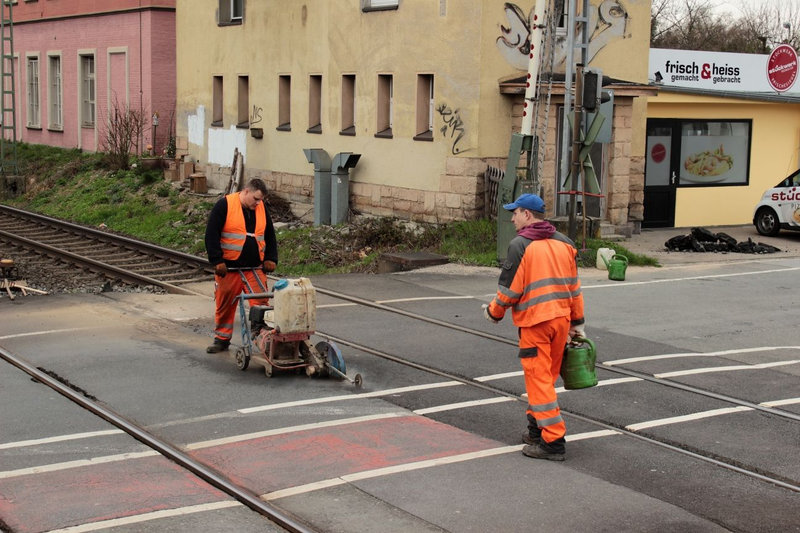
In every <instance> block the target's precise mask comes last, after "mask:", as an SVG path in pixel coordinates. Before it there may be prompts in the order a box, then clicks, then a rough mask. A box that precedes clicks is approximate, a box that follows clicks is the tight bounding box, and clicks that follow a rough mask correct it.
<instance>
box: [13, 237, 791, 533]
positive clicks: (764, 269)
mask: <svg viewBox="0 0 800 533" xmlns="http://www.w3.org/2000/svg"><path fill="white" fill-rule="evenodd" d="M661 231H663V233H661V232H655V231H654V232H643V235H642V236H640V237H638V238H634V239H632V240H631V241H629V242H628V243H626V247H628V249H631V250H633V251H638V250H639V249H641V250H647V249H648V248H654V247H658V246H659V244H658V243H659V241H661V239H662V238H663V237H664V236H666V237H667V238H669V236H673V235H675V234H680V233H681V232H682V230H680V229H678V230H661ZM717 231H719V229H717ZM734 231H741V232H743V234H744V233H745V232H747V231H748V229H747V228H745V227H740V228H738V229H736V230H729V231H728V232H729V233H730V234H731V235H734V237H736V238H740V237H739V236H737V235H736V234H735V233H734ZM663 240H666V239H663ZM754 240H755V238H754ZM760 240H765V239H760ZM774 242H779V243H780V244H777V243H776V244H774V245H775V246H778V247H779V248H782V249H786V250H787V251H784V252H781V253H780V254H771V255H769V256H743V255H742V254H725V255H722V254H676V253H669V254H667V253H666V252H664V254H665V260H664V261H662V265H664V266H662V267H661V268H646V267H630V268H629V269H628V270H627V272H626V280H625V281H621V282H620V281H610V280H608V279H607V275H606V273H605V272H603V271H600V270H595V269H583V270H582V272H581V277H582V281H583V286H584V295H585V298H586V308H587V334H588V336H589V337H590V338H592V339H593V340H594V341H595V342H596V343H597V346H598V361H600V362H604V363H606V364H607V365H609V366H611V367H613V366H616V367H620V368H625V369H630V370H635V371H638V372H647V373H652V374H658V375H664V376H667V378H668V379H671V380H673V381H677V382H680V383H683V384H685V385H687V386H693V387H698V388H703V389H706V390H709V391H711V392H713V393H716V394H724V395H728V396H733V397H736V398H739V399H742V400H745V401H747V402H752V403H753V404H761V403H779V404H780V409H782V410H784V411H786V412H788V413H791V414H794V415H800V403H798V402H800V333H798V332H797V328H796V326H795V322H796V321H795V320H794V318H793V317H794V314H795V309H797V308H798V301H797V297H796V291H794V290H793V284H794V280H795V279H796V277H797V271H798V270H800V254H798V253H796V248H797V243H798V242H800V241H798V240H797V237H795V236H794V235H791V234H790V235H788V236H784V235H781V236H780V237H778V238H777V240H776V241H773V240H771V241H770V243H771V244H772V243H774ZM661 244H662V245H663V241H662V242H661ZM637 247H638V248H637ZM652 253H657V250H654V251H652ZM496 277H497V271H496V270H495V269H463V268H455V267H453V266H446V267H440V268H431V269H425V270H421V271H413V272H408V273H402V274H392V275H380V276H375V275H347V276H323V277H319V278H314V279H313V282H314V284H315V286H316V287H318V288H320V289H322V288H326V289H331V290H335V291H340V292H345V293H348V294H352V295H356V296H359V297H362V298H365V299H369V300H375V301H379V302H382V303H383V305H387V306H392V307H396V308H399V309H403V310H406V311H409V312H414V313H420V314H423V315H425V316H427V317H430V318H432V319H435V320H440V321H443V322H448V323H453V324H457V325H458V326H460V327H461V328H462V331H454V330H444V329H442V328H439V327H436V325H435V324H430V323H420V322H419V321H414V320H412V319H411V318H408V317H403V316H398V315H396V314H389V313H386V312H384V311H381V310H380V309H375V308H364V307H361V306H357V305H353V304H352V303H349V302H345V301H342V300H338V299H334V298H331V297H329V296H324V295H319V297H318V302H317V303H318V307H317V331H318V336H317V337H316V338H317V339H322V338H329V337H336V338H341V339H345V340H348V341H353V342H354V343H356V344H358V345H359V347H354V346H349V345H346V344H340V347H341V348H342V352H343V354H344V357H345V360H346V362H347V368H348V373H349V374H351V375H352V374H353V373H355V372H359V373H361V374H362V375H363V377H364V387H363V388H362V389H360V390H359V389H355V388H354V387H353V386H352V385H350V384H348V383H347V382H344V381H337V380H332V379H322V380H319V379H312V378H307V377H305V376H302V375H277V376H275V377H273V378H271V379H267V378H266V377H265V376H264V373H263V370H261V369H260V368H259V367H258V366H257V365H251V367H250V368H249V369H248V370H247V371H245V372H241V371H239V370H237V369H236V367H235V365H234V363H233V361H232V360H231V355H230V354H218V355H208V354H206V353H205V352H204V348H205V346H206V344H208V341H209V339H210V333H211V329H212V317H211V312H212V302H211V299H210V298H202V297H189V296H165V295H148V294H120V293H104V294H102V295H63V296H55V297H27V298H17V300H15V302H14V303H11V302H10V301H9V300H7V299H3V300H0V317H1V318H2V320H0V346H2V347H3V348H4V349H5V350H7V351H10V352H13V353H15V354H18V355H20V356H22V357H24V358H26V359H28V360H29V361H30V362H31V364H32V365H33V366H36V367H40V368H43V369H46V370H47V371H49V372H52V373H53V374H55V375H58V376H60V377H61V378H62V379H66V380H68V381H69V382H70V383H71V384H72V385H74V386H77V387H80V388H81V389H82V390H83V391H85V393H86V394H87V395H89V396H91V397H93V398H96V399H97V401H98V402H99V403H101V404H102V405H105V406H108V407H110V408H112V409H114V410H116V411H117V412H119V413H121V414H122V415H124V416H125V417H126V418H127V419H129V420H132V421H135V422H138V423H139V424H141V425H142V426H144V427H145V428H147V429H148V430H149V431H151V432H152V433H153V434H155V435H157V436H158V437H159V438H162V439H165V440H167V441H169V442H173V443H175V444H176V445H177V446H179V447H181V449H184V450H186V451H187V452H188V453H190V454H191V455H192V456H193V457H195V458H196V459H198V460H201V461H203V462H204V463H207V464H209V465H211V466H212V467H213V468H215V469H217V470H219V471H221V472H225V473H226V475H228V476H229V477H230V478H231V479H232V480H233V481H235V482H236V483H238V484H241V485H244V486H247V487H249V488H251V489H252V490H253V491H254V492H255V493H256V494H260V495H262V497H263V498H264V499H265V500H267V501H268V502H270V503H271V504H274V505H275V506H277V507H278V508H280V509H281V510H282V511H284V512H286V513H290V514H291V515H292V516H296V517H300V518H301V519H302V520H303V521H304V522H306V523H308V524H310V525H311V527H312V528H313V529H316V530H319V531H368V530H370V531H533V530H539V529H548V530H551V531H576V530H577V531H580V530H597V531H606V530H614V531H664V530H680V531H756V532H758V531H800V519H798V514H797V511H796V509H797V503H798V497H799V496H798V493H797V492H794V491H792V490H788V489H785V488H781V487H779V486H776V485H774V484H770V483H766V482H763V481H759V480H758V479H755V478H753V477H751V476H746V475H743V474H741V473H736V472H732V471H730V470H726V469H723V468H720V467H719V466H717V465H714V464H712V463H709V462H707V461H703V460H701V459H698V458H692V457H687V456H686V455H683V454H680V453H676V452H675V451H673V450H670V449H669V448H665V447H659V446H654V445H652V444H649V443H647V442H645V441H641V440H638V439H636V438H632V437H630V436H625V435H622V434H619V433H616V432H613V431H612V432H610V433H605V432H603V431H600V430H599V429H598V427H597V426H596V425H594V424H592V423H590V422H588V421H587V420H586V419H585V418H588V419H602V420H605V421H606V422H608V423H609V424H611V425H612V426H613V427H616V428H632V429H631V431H633V432H634V433H637V434H640V435H643V436H648V437H654V438H657V439H658V440H660V441H661V442H662V443H667V444H674V445H676V446H679V447H680V448H682V449H686V450H693V451H696V452H697V453H699V454H701V455H702V454H706V455H712V456H714V457H719V458H723V459H725V460H726V461H729V462H732V463H735V464H739V465H743V466H746V467H748V468H752V469H755V470H757V471H758V472H760V473H762V474H764V475H767V476H779V477H780V478H781V479H783V480H784V481H786V482H787V483H790V484H794V485H798V484H800V467H798V464H797V457H798V455H800V454H799V453H798V452H800V429H799V428H800V426H799V425H798V423H797V422H796V421H794V420H791V419H787V418H782V417H779V416H775V415H773V414H770V413H769V412H765V411H759V410H755V409H744V408H742V407H741V406H739V407H736V408H732V407H731V404H730V403H728V402H726V401H723V400H721V399H719V398H713V397H709V396H702V395H697V394H693V393H689V392H686V391H679V390H675V389H671V388H668V387H663V386H660V385H657V384H654V383H650V382H647V381H642V380H635V379H630V378H622V377H621V376H620V375H617V374H615V373H614V372H613V371H611V370H606V369H600V370H598V377H599V378H600V380H601V386H598V387H594V388H591V389H586V390H580V391H562V392H561V393H560V394H559V403H560V405H561V407H562V409H564V410H565V411H566V412H567V413H571V414H570V415H567V418H566V419H567V424H568V432H569V440H568V444H567V450H568V451H567V454H568V456H567V461H566V462H564V463H550V462H545V461H537V460H532V459H528V458H526V457H524V456H522V454H520V453H519V448H520V442H519V434H520V432H521V430H522V429H523V428H524V424H525V421H524V403H522V402H520V401H517V400H514V399H513V398H510V397H508V396H506V397H501V396H498V395H496V394H492V393H490V392H487V391H484V390H480V389H473V388H470V387H467V386H463V385H460V384H459V383H457V382H452V381H451V380H449V379H446V378H444V377H442V376H439V375H434V374H430V373H425V372H421V371H420V370H418V369H415V368H410V367H407V366H402V365H399V364H397V363H394V362H391V361H387V360H385V359H381V358H379V357H376V356H375V355H374V353H370V351H381V352H387V353H390V354H394V355H396V356H398V357H402V358H404V359H407V360H409V361H412V362H414V363H416V364H417V365H421V366H430V367H434V368H437V369H440V370H444V371H448V372H453V373H455V374H457V375H460V376H464V377H468V378H472V379H476V380H478V381H480V382H482V383H487V384H491V385H492V386H495V387H497V388H499V389H501V390H503V391H506V392H507V393H508V394H509V396H514V395H519V394H521V393H522V392H523V391H524V388H523V384H522V378H521V376H520V375H519V363H518V361H517V359H516V350H515V348H514V346H513V343H514V339H515V335H516V332H515V330H514V328H513V326H512V325H511V324H510V322H503V323H501V324H498V325H493V324H489V323H487V322H485V321H484V320H483V319H482V317H481V313H480V304H481V303H482V302H484V301H487V300H488V298H489V297H490V295H491V294H493V292H494V289H495V287H496ZM197 288H198V289H199V290H203V291H206V292H207V293H208V294H210V290H211V286H210V284H201V285H199V286H198V287H197ZM469 330H475V331H478V332H485V333H488V334H491V335H493V336H497V337H499V338H500V339H503V340H504V341H505V342H498V341H496V340H492V339H490V338H485V337H478V336H475V335H471V334H470V333H469ZM325 335H327V336H329V337H326V336H325ZM367 348H368V349H367ZM633 359H635V360H633ZM0 402H2V403H3V406H4V407H3V409H2V410H0V458H1V459H0V464H1V465H2V466H1V467H0V495H1V497H0V519H2V520H3V521H4V522H5V523H6V524H7V525H8V526H9V527H11V528H13V529H14V530H16V531H50V530H60V528H65V527H68V526H80V528H79V529H77V531H96V530H101V531H114V532H118V531H196V530H198V529H204V530H215V531H233V530H235V531H264V530H265V528H267V527H269V524H268V523H267V522H266V521H265V519H263V518H262V517H260V516H259V515H257V514H255V513H253V512H252V511H250V510H248V509H247V508H246V507H244V506H242V505H240V504H238V503H237V502H236V501H234V500H233V499H232V498H231V497H229V496H227V495H225V494H222V493H221V492H220V491H218V490H217V489H215V488H213V487H209V486H208V485H207V484H206V483H204V482H202V481H200V480H198V479H197V478H196V477H195V476H192V475H189V474H187V473H186V472H185V471H182V470H181V469H179V468H177V466H176V465H174V464H172V463H170V462H169V461H166V460H165V459H163V458H160V457H158V456H156V455H155V454H152V453H150V452H148V450H147V448H146V447H145V446H144V445H143V444H141V443H139V442H137V441H135V440H133V439H131V438H130V437H128V436H127V435H124V434H121V433H120V432H119V431H117V430H115V429H114V428H112V427H111V426H109V424H108V423H107V422H105V421H103V420H100V419H98V418H96V417H93V416H90V415H88V414H87V413H86V412H84V411H83V410H82V409H80V408H79V407H77V406H75V405H74V404H72V403H70V402H68V401H66V400H64V399H63V398H62V397H60V396H59V395H58V394H56V393H55V392H53V391H51V390H50V389H47V388H45V387H44V386H43V385H41V384H38V383H35V382H33V381H31V379H30V378H29V377H28V376H26V375H25V374H23V373H22V372H20V371H19V370H16V369H12V368H11V367H6V369H5V370H4V371H3V372H0Z"/></svg>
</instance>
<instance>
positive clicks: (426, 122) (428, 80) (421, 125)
mask: <svg viewBox="0 0 800 533" xmlns="http://www.w3.org/2000/svg"><path fill="white" fill-rule="evenodd" d="M414 140H415V141H432V140H433V74H419V75H418V76H417V134H416V135H415V136H414Z"/></svg>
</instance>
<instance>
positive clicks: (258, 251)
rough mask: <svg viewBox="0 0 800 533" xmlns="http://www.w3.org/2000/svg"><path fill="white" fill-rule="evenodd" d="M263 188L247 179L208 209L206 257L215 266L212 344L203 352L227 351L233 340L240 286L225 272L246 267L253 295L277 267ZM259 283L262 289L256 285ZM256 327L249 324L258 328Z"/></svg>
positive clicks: (258, 302) (260, 301) (235, 277)
mask: <svg viewBox="0 0 800 533" xmlns="http://www.w3.org/2000/svg"><path fill="white" fill-rule="evenodd" d="M266 196H267V186H266V185H265V184H264V182H263V181H262V180H260V179H258V178H254V179H252V180H250V181H249V182H248V183H247V185H246V186H245V187H244V189H242V190H241V191H240V192H235V193H232V194H228V195H226V196H225V197H224V198H221V199H220V200H218V201H217V203H216V204H215V205H214V207H213V208H212V209H211V213H210V214H209V217H208V225H207V226H206V252H207V253H208V260H209V262H210V263H211V264H212V265H214V285H215V287H214V301H215V303H216V311H215V313H214V342H213V343H212V344H211V345H210V346H209V347H208V348H206V352H208V353H217V352H221V351H224V350H227V349H228V346H229V345H230V343H231V338H232V337H233V321H234V319H235V317H236V309H237V306H238V301H237V297H238V296H239V295H240V294H241V292H242V289H243V287H244V283H243V281H242V278H241V276H240V275H239V274H238V273H230V274H229V273H228V269H229V268H245V269H249V270H245V271H244V272H243V273H244V275H245V277H246V278H247V282H248V283H249V284H250V287H251V288H253V290H256V291H257V290H258V288H259V287H261V286H263V287H265V288H266V287H267V276H266V274H267V272H272V271H274V270H275V268H276V266H277V263H278V241H277V240H276V238H275V227H274V226H273V224H272V218H271V217H270V215H269V212H268V211H267V209H266V207H265V206H264V199H265V198H266ZM259 281H261V285H259ZM250 304H251V305H268V304H269V299H267V298H263V299H253V300H250ZM257 326H258V324H251V327H257Z"/></svg>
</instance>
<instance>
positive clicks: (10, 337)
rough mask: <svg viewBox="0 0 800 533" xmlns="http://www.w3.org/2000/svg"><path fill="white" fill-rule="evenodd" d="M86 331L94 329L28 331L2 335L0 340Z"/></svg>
mask: <svg viewBox="0 0 800 533" xmlns="http://www.w3.org/2000/svg"><path fill="white" fill-rule="evenodd" d="M86 329H94V328H89V327H84V328H64V329H47V330H42V331H30V332H28V333H14V334H13V335H2V336H0V340H3V339H16V338H18V337H32V336H35V335H50V334H51V333H68V332H70V331H82V330H86Z"/></svg>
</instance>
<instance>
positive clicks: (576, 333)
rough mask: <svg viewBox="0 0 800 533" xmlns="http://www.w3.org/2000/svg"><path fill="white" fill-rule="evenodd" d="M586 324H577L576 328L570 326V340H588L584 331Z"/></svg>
mask: <svg viewBox="0 0 800 533" xmlns="http://www.w3.org/2000/svg"><path fill="white" fill-rule="evenodd" d="M584 326H585V324H576V325H574V326H570V328H569V338H570V339H574V338H576V337H580V338H582V339H585V338H586V332H585V330H584Z"/></svg>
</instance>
